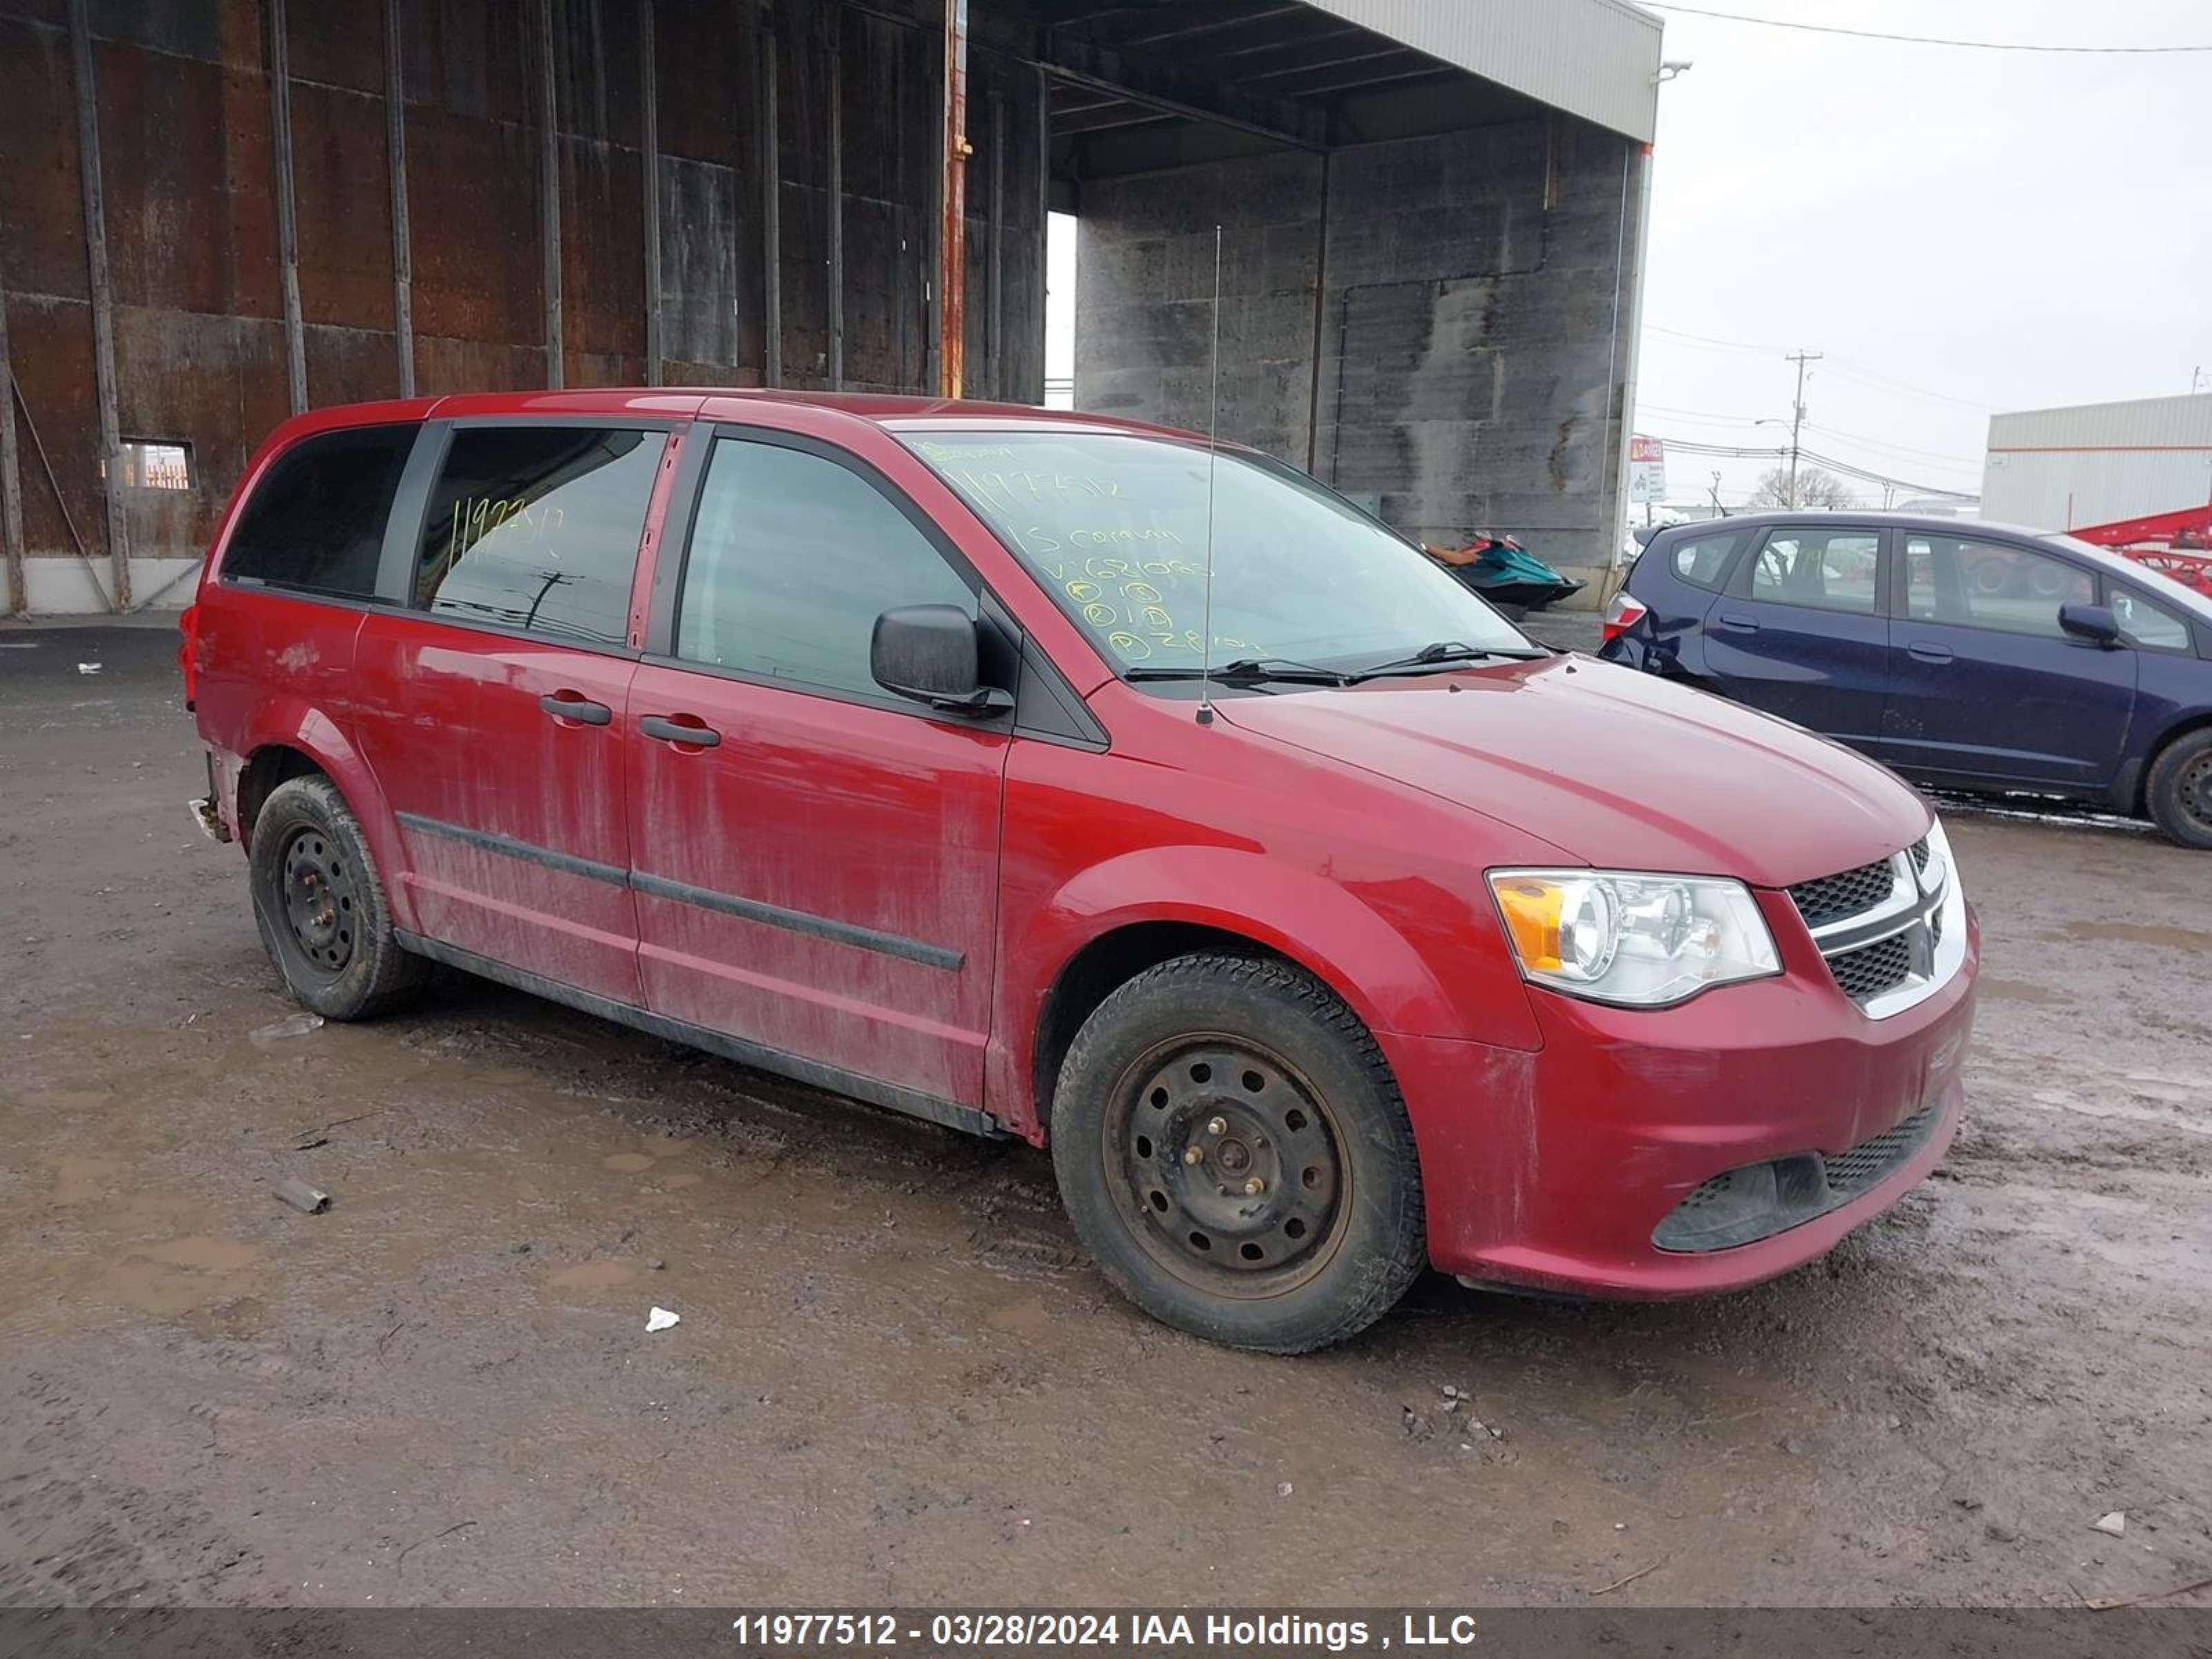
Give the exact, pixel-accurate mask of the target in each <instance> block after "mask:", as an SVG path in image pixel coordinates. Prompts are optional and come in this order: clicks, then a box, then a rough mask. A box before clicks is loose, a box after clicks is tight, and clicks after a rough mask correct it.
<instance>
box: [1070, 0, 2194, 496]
mask: <svg viewBox="0 0 2212 1659" xmlns="http://www.w3.org/2000/svg"><path fill="white" fill-rule="evenodd" d="M1440 3H1443V0H1440ZM1449 3H1468V0H1449ZM1699 3H1700V4H1701V5H1705V6H1706V7H1707V8H1708V9H1714V10H1725V11H1735V12H1741V13H1746V14H1750V15H1758V16H1762V17H1771V18H1780V19H1785V20H1790V21H1807V22H1814V21H1817V22H1821V23H1828V24H1835V25H1839V26H1843V27H1854V28H1868V29H1876V30H1887V31H1891V32H1893V33H1904V34H1935V35H1950V36H1957V37H1961V38H1966V39H1972V40H2008V41H2021V42H2033V43H2042V44H2047V45H2071V46H2171V45H2180V44H2197V45H2206V46H2212V0H2098V3H2093V4H2092V3H2088V0H1699ZM1662 15H1664V16H1665V17H1666V20H1667V33H1666V47H1665V55H1666V56H1667V57H1668V58H1687V59H1689V60H1690V61H1691V63H1692V65H1693V67H1692V69H1690V70H1688V71H1687V72H1686V74H1684V75H1683V76H1681V77H1680V78H1679V79H1678V80H1676V81H1674V82H1671V83H1670V84H1669V85H1668V86H1666V87H1665V88H1662V90H1661V92H1660V94H1659V98H1660V104H1659V137H1658V143H1657V147H1656V170H1655V173H1654V179H1653V185H1652V201H1651V210H1652V222H1651V231H1650V249H1649V258H1650V265H1649V269H1648V271H1647V275H1646V279H1645V285H1644V336H1643V346H1644V349H1643V353H1642V360H1641V363H1640V366H1639V379H1638V387H1637V404H1638V411H1637V423H1636V424H1637V429H1638V431H1640V432H1644V433H1648V434H1651V435H1657V436H1661V437H1667V438H1674V439H1677V440H1682V439H1687V440H1691V441H1702V442H1707V443H1717V444H1723V445H1727V446H1730V447H1743V448H1749V447H1761V446H1765V447H1780V446H1781V444H1783V443H1784V441H1786V435H1785V434H1784V433H1782V432H1780V431H1778V428H1774V427H1771V426H1754V425H1753V422H1754V421H1757V420H1759V419H1761V418H1765V419H1771V420H1783V421H1786V420H1787V419H1788V418H1789V415H1790V394H1791V391H1792V386H1793V383H1794V374H1795V371H1794V369H1793V368H1792V367H1791V366H1790V364H1789V363H1788V362H1784V353H1786V352H1790V351H1793V350H1796V349H1805V350H1809V351H1819V352H1823V353H1826V359H1825V361H1823V362H1818V363H1814V364H1813V365H1812V366H1811V368H1810V369H1809V371H1808V376H1807V380H1806V387H1805V405H1806V416H1807V422H1808V425H1807V427H1806V430H1805V438H1804V442H1805V447H1806V448H1807V449H1808V450H1816V451H1820V452H1821V453H1827V454H1832V455H1835V456H1837V457H1838V458H1840V459H1844V460H1846V461H1849V462H1850V463H1852V464H1854V465H1858V466H1860V467H1863V468H1864V469H1865V470H1867V471H1871V472H1879V473H1883V474H1887V475H1889V476H1890V477H1895V478H1898V479H1900V480H1903V481H1904V482H1905V483H1907V484H1924V485H1929V486H1934V487H1936V488H1941V489H1962V490H1967V491H1974V490H1978V489H1979V488H1980V483H1981V472H1982V453H1983V449H1984V443H1985V441H1986V440H1987V437H1988V425H1989V416H1990V413H1991V412H1992V411H1994V410H2008V409H2034V408H2043V407H2048V406H2051V405H2055V404H2077V403H2102V402H2108V401H2112V400H2115V399H2119V398H2142V397H2163V396H2172V395H2176V394H2179V393H2182V392H2187V391H2189V390H2190V389H2191V373H2192V371H2194V370H2196V369H2197V368H2203V371H2204V376H2205V379H2204V385H2205V386H2206V388H2207V389H2208V390H2212V52H2199V53H2194V54H2177V55H2171V56H2163V57H2085V56H2074V55H2065V56H2060V55H2056V54H2044V53H2034V52H1980V51H1966V50H1960V49H1955V48H1951V47H1945V46H1911V45H1905V44H1902V43H1897V42H1888V41H1876V40H1849V39H1844V38H1842V37H1838V36H1832V35H1823V34H1812V33H1799V32H1797V31H1795V30H1790V29H1779V28H1765V27H1758V26H1756V25H1753V24H1747V23H1736V22H1724V21H1719V20H1717V19H1709V18H1704V17H1696V16H1689V15H1683V14H1681V13H1679V12H1662ZM1056 228H1058V229H1062V230H1066V231H1072V228H1073V226H1072V222H1062V223H1061V224H1060V226H1058V227H1056ZM1053 254H1054V258H1053V260H1052V270H1051V273H1050V279H1049V280H1050V286H1051V290H1052V294H1051V299H1052V303H1051V305H1050V307H1049V310H1050V313H1051V314H1050V317H1049V319H1048V325H1049V331H1050V332H1049V337H1048V353H1047V356H1048V374H1054V375H1063V374H1069V373H1071V372H1072V363H1073V314H1072V307H1071V306H1070V303H1069V299H1070V296H1071V295H1072V293H1073V287H1074V270H1073V265H1074V261H1073V235H1072V234H1065V235H1057V236H1055V238H1054V248H1053ZM1684 336H1699V337H1702V338H1700V339H1690V338H1685V337H1684ZM1713 342H1723V343H1713ZM1773 464H1774V463H1773V462H1772V461H1771V460H1759V459H1709V458H1706V457H1702V456H1696V455H1692V454H1688V453H1682V452H1680V451H1670V453H1669V455H1668V493H1669V499H1670V500H1671V501H1680V502H1683V503H1685V504H1687V503H1690V502H1692V501H1698V500H1701V499H1702V498H1703V497H1704V496H1705V491H1706V489H1707V487H1708V485H1709V484H1710V483H1711V473H1712V472H1713V471H1716V470H1717V471H1719V472H1720V473H1721V475H1722V478H1721V495H1722V499H1723V501H1726V502H1727V503H1729V505H1731V506H1733V505H1736V504H1738V503H1740V502H1741V501H1742V500H1743V499H1744V496H1745V495H1746V494H1747V491H1748V490H1749V489H1750V487H1751V485H1752V484H1753V482H1754V481H1755V480H1756V479H1757V477H1758V476H1759V473H1760V472H1761V471H1763V470H1765V468H1766V467H1769V466H1771V465H1773ZM1853 487H1854V488H1855V489H1859V490H1860V491H1862V492H1863V499H1864V500H1865V501H1867V502H1868V503H1869V504H1870V505H1880V504H1881V486H1880V485H1877V484H1865V483H1854V485H1853ZM1909 493H1911V492H1901V493H1899V495H1898V499H1900V500H1901V499H1905V495H1907V494H1909Z"/></svg>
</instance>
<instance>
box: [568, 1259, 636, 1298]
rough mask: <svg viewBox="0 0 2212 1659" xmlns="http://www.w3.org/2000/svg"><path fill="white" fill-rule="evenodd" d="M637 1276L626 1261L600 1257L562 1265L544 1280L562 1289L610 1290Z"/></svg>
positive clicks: (634, 1269) (633, 1268) (634, 1268)
mask: <svg viewBox="0 0 2212 1659" xmlns="http://www.w3.org/2000/svg"><path fill="white" fill-rule="evenodd" d="M636 1277H637V1269H636V1267H634V1266H632V1265H631V1264H630V1263H629V1262H627V1261H615V1260H614V1259H613V1258H612V1257H611V1256H609V1257H602V1258H601V1259H600V1260H599V1261H579V1262H578V1263H577V1264H576V1265H575V1266H574V1267H563V1268H562V1269H561V1270H560V1271H559V1272H558V1273H550V1274H548V1275H547V1277H546V1279H545V1282H546V1283H547V1284H548V1285H553V1286H554V1287H555V1288H556V1289H558V1290H563V1291H611V1290H612V1289H614V1288H615V1287H616V1286H617V1285H627V1284H629V1282H630V1281H631V1280H632V1279H635V1278H636Z"/></svg>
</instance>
